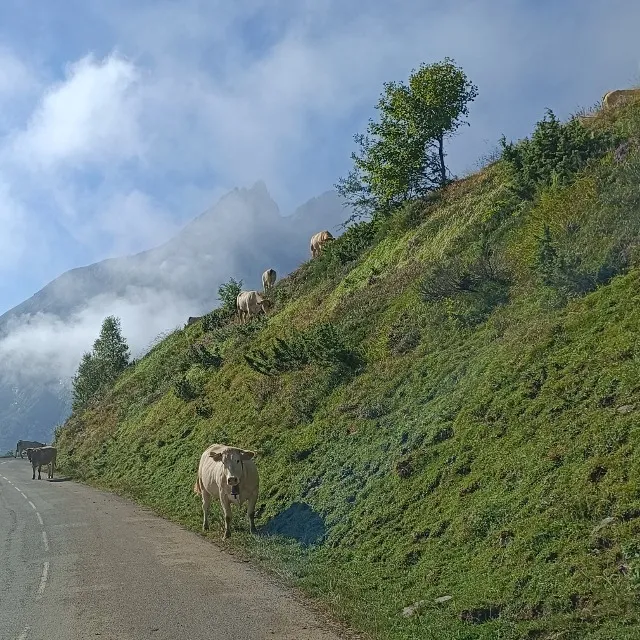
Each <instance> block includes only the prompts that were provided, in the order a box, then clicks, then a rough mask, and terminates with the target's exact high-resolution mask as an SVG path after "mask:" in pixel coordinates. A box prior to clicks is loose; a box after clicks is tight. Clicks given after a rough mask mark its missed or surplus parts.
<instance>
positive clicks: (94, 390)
mask: <svg viewBox="0 0 640 640" xmlns="http://www.w3.org/2000/svg"><path fill="white" fill-rule="evenodd" d="M129 357H130V352H129V346H128V345H127V341H126V340H125V339H124V337H123V336H122V330H121V328H120V320H119V319H118V318H116V317H115V316H107V317H106V318H105V319H104V320H103V322H102V327H101V329H100V335H99V336H98V338H97V339H96V340H95V342H94V343H93V349H92V351H91V352H88V353H85V354H83V356H82V359H81V361H80V365H79V366H78V371H77V373H76V375H75V376H74V378H73V409H74V410H77V409H80V408H82V407H84V406H86V405H87V404H88V403H89V402H90V401H91V400H92V399H94V398H96V397H98V396H99V395H100V394H101V393H102V392H103V391H104V389H106V388H107V387H109V386H110V385H111V384H113V382H114V381H115V380H116V378H117V377H118V376H119V375H120V374H121V373H122V371H124V369H125V368H126V367H127V365H128V364H129Z"/></svg>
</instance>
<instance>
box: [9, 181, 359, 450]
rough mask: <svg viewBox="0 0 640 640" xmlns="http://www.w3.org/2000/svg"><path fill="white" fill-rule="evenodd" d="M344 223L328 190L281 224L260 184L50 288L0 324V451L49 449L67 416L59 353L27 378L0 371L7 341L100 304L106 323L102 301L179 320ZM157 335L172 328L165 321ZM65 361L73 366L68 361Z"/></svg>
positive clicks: (252, 282) (17, 368)
mask: <svg viewBox="0 0 640 640" xmlns="http://www.w3.org/2000/svg"><path fill="white" fill-rule="evenodd" d="M347 216H348V212H347V211H345V209H344V208H343V206H342V203H341V202H340V200H339V198H338V195H337V194H336V193H335V192H333V191H327V192H326V193H323V194H322V195H320V196H319V197H317V198H313V199H312V200H310V201H309V202H307V203H305V204H304V205H302V206H301V207H299V208H298V209H297V210H296V211H295V212H294V213H293V215H291V216H287V217H283V216H281V215H280V212H279V210H278V207H277V205H276V203H275V202H274V201H273V199H272V198H271V196H270V195H269V192H268V191H267V187H266V186H265V184H264V183H262V182H258V183H256V184H255V185H254V186H253V187H252V188H251V189H234V190H233V191H231V192H230V193H228V194H227V195H226V196H224V197H223V198H221V199H220V200H219V201H218V203H217V204H216V205H215V206H213V207H212V208H211V209H209V210H208V211H206V212H205V213H203V214H201V215H200V216H198V217H197V218H195V219H193V220H192V221H191V222H190V223H189V224H187V225H186V226H185V227H184V228H183V229H182V230H181V231H180V232H179V233H178V234H177V235H176V236H175V237H173V238H172V239H171V240H169V241H168V242H166V243H165V244H163V245H161V246H159V247H156V248H154V249H150V250H148V251H144V252H141V253H138V254H135V255H132V256H126V257H122V258H114V259H109V260H104V261H102V262H97V263H95V264H91V265H88V266H86V267H80V268H77V269H72V270H70V271H67V272H66V273H64V274H62V275H61V276H60V277H58V278H56V279H55V280H53V281H52V282H50V283H49V284H48V285H46V286H45V287H43V288H42V289H41V290H40V291H38V292H37V293H36V294H35V295H33V296H32V297H31V298H29V299H28V300H25V301H24V302H22V303H21V304H19V305H17V306H16V307H14V308H13V309H11V310H9V311H7V312H6V313H5V314H3V315H2V316H0V450H4V449H5V448H7V447H10V446H15V442H16V440H17V439H18V438H21V437H25V438H26V437H32V438H36V437H38V438H43V439H45V440H46V441H47V442H49V441H50V439H51V436H52V429H53V427H54V426H55V425H56V424H57V423H60V422H61V421H62V420H64V418H65V417H66V415H67V414H68V393H67V391H66V387H65V386H64V385H62V384H61V380H64V379H66V380H67V382H68V377H69V376H70V375H71V374H72V371H70V370H68V369H69V368H70V367H71V365H70V364H66V365H64V366H63V365H61V364H59V362H63V361H65V359H64V356H65V354H57V353H53V354H52V360H51V362H52V364H51V365H50V366H49V365H48V364H47V366H41V367H40V368H38V369H35V370H34V371H31V370H30V369H23V367H22V366H21V364H20V363H19V362H18V363H16V358H14V359H13V361H12V363H11V364H7V358H3V357H2V349H3V346H2V345H3V344H4V345H7V344H11V342H12V341H13V342H15V336H16V335H18V334H20V335H22V334H24V333H25V332H26V331H28V330H29V328H30V327H31V326H34V327H35V326H36V325H37V326H38V327H39V326H40V325H41V324H42V323H43V322H48V323H55V326H56V327H57V329H56V331H57V332H58V333H57V334H56V335H59V333H60V331H61V329H60V326H62V331H64V329H65V323H68V326H69V331H73V328H71V327H72V326H75V325H74V324H73V323H74V322H76V319H77V317H78V314H80V315H81V314H83V313H85V312H87V310H88V309H89V310H90V309H91V308H92V305H96V306H99V305H98V302H99V301H101V303H100V304H101V306H99V308H100V309H104V311H106V313H105V314H104V315H106V314H107V313H109V312H110V311H109V309H110V304H111V303H110V301H112V306H113V307H114V309H115V310H114V312H117V307H118V305H119V304H121V302H122V301H125V302H126V303H127V304H131V305H135V304H138V301H140V300H147V299H149V298H153V296H158V297H160V296H162V300H170V301H171V305H172V306H173V307H175V309H174V310H173V314H174V315H173V316H172V317H177V316H179V317H181V318H182V321H186V319H187V317H188V316H190V315H201V314H202V313H205V312H207V311H209V310H211V309H212V308H214V307H215V306H217V289H218V286H219V285H220V283H221V282H224V281H226V280H228V279H229V278H230V277H234V278H236V279H242V280H243V281H244V286H245V287H246V288H256V289H259V288H260V287H261V281H260V277H261V274H262V272H263V271H264V270H265V269H267V268H269V267H272V268H274V269H275V270H276V271H277V272H278V277H279V278H280V277H282V276H284V275H286V274H287V273H289V272H290V271H292V270H293V269H295V268H296V267H297V266H299V264H300V263H302V262H303V261H305V260H307V259H308V258H309V239H310V237H311V235H312V234H313V233H315V232H316V231H318V230H320V229H329V230H331V232H332V233H334V235H337V234H338V233H340V230H339V228H338V226H339V225H340V224H341V223H342V222H343V221H344V220H345V219H346V218H347ZM105 301H106V302H105ZM42 314H45V315H42ZM38 323H40V325H38ZM164 328H165V329H170V328H172V326H171V324H170V322H169V324H168V326H166V327H164ZM98 330H99V327H97V328H96V331H95V335H96V336H97V331H98ZM141 331H143V333H144V329H143V328H141ZM27 335H28V334H27ZM38 335H40V334H38ZM94 337H95V336H94ZM153 337H154V336H153V335H148V336H146V340H147V341H148V340H151V339H152V338H153ZM44 342H45V343H46V342H47V341H46V340H45V341H44ZM32 343H33V341H31V342H30V344H32ZM132 346H133V345H132ZM89 347H90V344H86V345H84V346H83V349H88V348H89ZM60 348H61V349H62V348H63V347H60ZM5 349H6V347H5ZM14 352H15V347H14ZM67 355H68V358H70V361H71V362H73V363H75V362H76V361H75V359H74V357H75V356H74V354H67ZM54 356H55V357H54ZM58 356H59V357H58ZM47 363H48V361H47ZM45 364H46V363H45Z"/></svg>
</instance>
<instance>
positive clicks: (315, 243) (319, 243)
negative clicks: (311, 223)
mask: <svg viewBox="0 0 640 640" xmlns="http://www.w3.org/2000/svg"><path fill="white" fill-rule="evenodd" d="M333 239H334V238H333V236H332V235H331V234H330V233H329V232H328V231H319V232H318V233H316V234H315V235H313V236H311V241H310V242H309V248H310V249H311V257H312V258H316V257H317V256H319V255H320V253H321V252H322V248H323V247H324V245H325V244H327V242H331V241H332V240H333Z"/></svg>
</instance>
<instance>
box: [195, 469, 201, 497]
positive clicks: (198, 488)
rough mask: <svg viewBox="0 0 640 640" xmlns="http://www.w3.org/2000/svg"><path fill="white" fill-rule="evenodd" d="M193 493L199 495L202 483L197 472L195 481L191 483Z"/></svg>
mask: <svg viewBox="0 0 640 640" xmlns="http://www.w3.org/2000/svg"><path fill="white" fill-rule="evenodd" d="M193 493H195V494H197V495H199V496H201V495H202V485H201V484H200V474H198V478H197V479H196V483H195V484H194V485H193Z"/></svg>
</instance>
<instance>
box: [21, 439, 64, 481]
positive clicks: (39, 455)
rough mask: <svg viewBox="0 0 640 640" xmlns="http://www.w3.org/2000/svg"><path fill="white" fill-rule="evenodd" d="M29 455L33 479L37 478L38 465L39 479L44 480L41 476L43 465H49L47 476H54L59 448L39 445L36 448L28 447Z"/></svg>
mask: <svg viewBox="0 0 640 640" xmlns="http://www.w3.org/2000/svg"><path fill="white" fill-rule="evenodd" d="M27 455H28V456H29V460H31V467H32V468H33V476H32V477H31V479H32V480H35V479H36V467H38V480H42V478H41V477H40V470H41V469H42V465H43V464H44V465H47V467H48V473H47V478H53V472H54V469H55V466H56V457H57V455H58V450H57V449H56V448H55V447H38V448H36V449H32V448H29V449H27Z"/></svg>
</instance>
